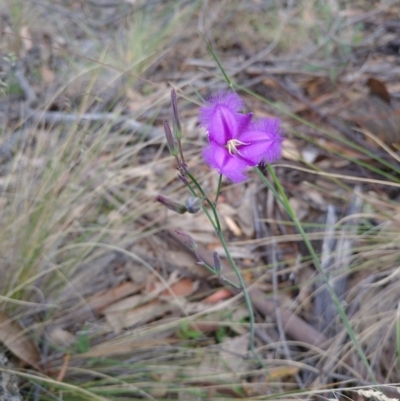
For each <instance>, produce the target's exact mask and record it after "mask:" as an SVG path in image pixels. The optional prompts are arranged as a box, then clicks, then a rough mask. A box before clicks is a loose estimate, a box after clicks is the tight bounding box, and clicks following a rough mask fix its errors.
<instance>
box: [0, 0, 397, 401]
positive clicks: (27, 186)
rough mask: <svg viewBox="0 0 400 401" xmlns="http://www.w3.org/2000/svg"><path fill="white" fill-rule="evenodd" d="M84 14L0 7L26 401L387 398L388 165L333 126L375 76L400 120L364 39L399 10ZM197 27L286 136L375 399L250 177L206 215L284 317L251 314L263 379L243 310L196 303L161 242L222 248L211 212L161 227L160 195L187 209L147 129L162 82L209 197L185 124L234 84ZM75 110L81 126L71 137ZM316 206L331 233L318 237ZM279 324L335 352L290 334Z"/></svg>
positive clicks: (285, 163)
mask: <svg viewBox="0 0 400 401" xmlns="http://www.w3.org/2000/svg"><path fill="white" fill-rule="evenodd" d="M99 3H100V1H99ZM267 3H268V4H267ZM96 4H97V2H87V3H82V4H81V3H80V2H79V1H78V2H49V1H46V0H44V1H42V0H39V1H35V3H34V5H31V4H29V5H28V4H26V3H24V2H22V1H20V2H18V1H15V2H14V1H11V0H10V1H4V0H3V1H2V2H0V14H1V18H2V21H3V23H2V24H1V26H2V28H1V30H2V32H1V38H2V39H1V41H0V56H1V59H2V64H1V70H0V74H1V75H0V78H1V79H2V85H1V87H0V91H1V92H0V106H1V107H0V116H1V127H0V129H1V132H2V145H3V146H2V148H1V154H0V156H1V158H2V164H1V175H0V188H1V192H0V203H1V206H2V211H1V214H0V219H1V226H2V230H1V232H0V255H1V257H0V261H1V265H0V266H1V272H2V276H1V277H2V280H1V286H0V288H1V292H0V294H1V301H2V308H1V310H2V311H3V312H4V313H6V315H5V316H9V317H10V319H11V320H12V321H13V322H15V323H17V324H18V325H20V326H18V327H22V326H23V327H26V332H27V333H28V334H29V338H27V337H26V336H24V335H23V334H22V333H23V331H22V329H21V338H22V339H23V341H22V342H20V343H18V344H17V345H14V346H10V345H9V344H10V341H9V339H8V338H6V337H4V336H6V335H7V330H8V327H9V326H8V325H7V323H6V322H5V320H4V318H2V327H3V329H4V330H3V331H4V332H5V333H6V334H4V333H3V334H2V333H1V330H0V336H1V337H2V338H0V339H1V340H2V341H3V342H4V343H5V345H6V347H5V348H6V351H7V352H9V351H11V352H10V355H11V354H12V353H14V354H17V355H18V357H19V359H21V360H22V361H24V362H28V364H26V363H25V364H19V362H18V360H17V359H16V360H15V361H14V363H15V364H16V369H15V370H16V372H17V374H18V375H19V376H20V378H21V391H22V392H23V394H24V397H25V399H32V400H39V399H40V400H47V399H48V400H54V399H63V400H80V399H82V400H84V399H88V400H89V399H110V400H114V399H115V400H124V399H133V397H135V398H150V399H157V400H161V399H182V400H183V399H185V400H186V399H209V400H211V399H215V400H216V399H235V398H245V399H278V398H280V399H284V398H293V397H296V398H302V399H303V398H304V399H309V398H322V397H325V398H326V397H328V398H330V399H333V398H340V399H342V398H345V397H349V398H351V399H356V398H357V397H358V398H357V399H369V398H376V399H386V398H385V397H389V398H393V397H395V395H393V394H396V389H395V387H392V388H390V386H389V384H391V383H392V384H393V383H396V382H398V377H399V369H400V367H399V354H400V341H399V338H400V336H399V333H400V323H399V312H398V308H399V306H398V302H399V301H398V294H399V292H400V291H399V290H400V288H399V284H398V282H399V281H398V275H399V267H398V260H399V258H398V252H397V250H398V246H399V234H398V231H399V230H398V226H399V211H398V205H397V200H398V185H399V181H400V179H399V178H398V173H399V171H400V169H399V166H398V156H397V153H396V148H395V147H393V146H392V143H388V141H387V140H386V141H385V138H382V137H381V136H380V133H375V135H376V136H378V137H379V138H380V139H378V140H375V143H377V145H374V146H375V147H371V143H370V142H366V141H364V139H365V137H364V136H362V135H360V136H358V134H355V133H354V131H351V132H352V134H353V135H354V137H351V138H349V137H348V136H346V132H344V131H341V130H340V127H342V126H345V127H347V128H348V129H350V128H351V127H352V126H354V125H355V123H354V121H353V122H351V123H350V124H349V123H348V121H349V118H348V115H343V114H341V113H342V110H343V108H345V109H346V110H350V114H351V113H354V111H352V110H354V107H356V106H357V104H359V103H356V102H357V101H359V99H360V98H363V97H366V96H367V89H366V86H365V80H366V77H368V76H370V75H374V76H375V77H376V78H378V79H380V80H382V81H384V82H385V84H386V86H387V88H388V90H389V92H390V94H391V96H392V101H393V103H394V105H393V106H392V107H393V108H394V109H395V107H396V101H397V100H398V98H399V90H398V86H396V82H395V80H396V73H395V72H393V68H394V64H395V58H393V57H391V55H390V54H387V53H385V52H388V51H389V50H390V48H391V47H390V46H394V45H393V44H392V43H393V41H394V39H393V32H392V31H391V30H390V29H392V28H390V29H389V28H388V29H386V30H385V29H384V28H382V29H381V28H379V29H381V30H380V31H378V32H376V29H377V25H379V24H380V25H381V26H388V25H385V23H388V21H389V22H390V21H393V20H395V17H396V16H398V15H399V14H400V7H399V5H398V4H396V2H383V1H382V2H375V3H374V4H370V2H365V1H357V2H348V1H347V2H346V1H327V2H319V1H311V0H310V1H309V0H304V1H302V2H299V3H297V2H294V1H288V2H280V1H276V2H258V1H250V2H243V1H218V2H217V1H215V2H201V1H196V2H185V1H176V2H160V1H149V2H140V1H138V2H136V3H135V4H131V2H121V4H117V5H115V6H112V7H106V6H99V5H96ZM393 29H394V31H395V32H398V29H399V28H398V27H397V28H396V27H395V28H393ZM396 29H397V31H396ZM198 30H201V31H202V32H204V33H205V35H206V37H207V38H208V39H209V40H210V42H211V44H212V46H213V48H214V49H215V51H216V53H217V55H218V58H219V60H220V61H221V63H222V65H223V66H224V68H225V70H226V72H227V74H228V76H229V77H230V78H231V79H232V80H233V81H234V82H235V84H237V85H238V86H240V87H241V89H242V93H243V94H244V96H245V99H246V103H247V104H248V106H249V108H251V109H252V110H255V112H256V114H257V115H258V116H268V115H278V116H279V117H281V118H282V120H283V126H284V129H285V132H286V135H287V137H288V140H287V141H286V143H285V154H284V159H283V160H282V162H281V163H278V164H277V165H276V171H277V174H278V176H279V178H280V180H281V182H282V183H283V185H284V186H285V189H286V191H287V193H288V194H289V197H290V201H291V203H292V206H293V207H294V208H295V210H296V212H297V215H298V216H299V218H300V220H301V221H303V222H304V227H306V229H307V232H308V233H309V238H310V240H312V243H313V245H314V247H315V249H316V250H317V252H318V254H319V255H321V258H322V261H325V266H326V268H327V273H326V274H327V275H329V278H330V280H331V283H332V285H333V286H334V287H335V288H336V290H337V291H338V292H340V291H343V294H342V298H341V299H342V302H343V308H344V310H345V312H346V314H347V316H348V317H349V319H350V322H351V325H352V328H353V330H354V332H355V334H356V336H357V339H358V341H359V343H360V345H361V347H362V349H363V350H364V352H365V354H366V356H367V357H368V361H369V363H370V366H371V368H372V370H373V372H374V374H375V377H376V379H377V382H378V383H379V384H381V385H384V386H383V387H379V388H378V389H379V390H381V391H382V392H380V391H377V392H375V393H371V392H369V393H368V392H365V391H366V389H367V390H368V389H369V387H368V388H367V386H373V385H374V384H376V383H374V382H373V381H372V380H371V377H369V376H368V374H367V372H366V370H365V366H363V364H362V363H361V361H360V359H359V357H358V354H357V352H356V350H355V346H354V343H353V342H351V341H350V340H349V339H348V331H347V330H346V329H345V328H344V326H343V324H342V322H341V321H340V319H339V318H338V316H337V313H336V312H335V311H334V310H333V312H332V313H333V314H331V315H330V316H331V317H332V319H333V322H334V324H333V327H332V325H329V324H327V323H329V322H326V317H325V311H324V308H322V309H321V305H326V308H330V307H331V306H332V305H331V301H330V298H329V297H327V294H326V290H325V287H324V286H323V285H322V284H321V280H320V276H319V275H318V274H317V273H316V270H315V268H314V266H313V264H312V263H311V262H310V258H309V255H308V253H307V251H306V250H305V249H304V246H303V241H302V238H301V236H300V235H298V234H297V232H296V231H295V229H294V228H293V224H292V223H291V222H290V221H288V220H289V219H288V217H287V216H286V214H285V213H284V211H283V210H281V209H280V208H279V207H278V206H277V204H275V202H274V200H273V197H272V196H271V194H269V193H267V191H266V190H265V188H263V187H262V186H261V185H260V182H259V180H258V179H257V177H256V176H255V175H250V178H249V180H248V182H246V184H245V185H243V186H240V187H237V186H233V185H230V183H229V182H224V188H223V193H222V197H221V198H222V199H221V202H220V206H219V211H220V213H221V216H222V223H223V229H224V232H226V234H227V236H228V238H229V240H230V245H231V249H232V254H233V255H234V257H235V258H236V259H237V260H238V261H239V262H240V265H241V267H242V269H243V274H244V276H245V279H246V282H247V283H248V285H249V287H250V286H251V285H254V286H258V288H259V289H261V290H262V291H263V296H264V297H265V298H266V299H271V300H272V301H271V302H276V304H275V305H278V304H279V308H276V309H275V310H273V311H272V313H270V314H266V313H263V312H262V311H261V310H258V311H257V314H256V318H257V333H256V334H257V349H258V352H259V355H260V356H261V357H262V358H263V360H264V361H265V363H266V365H267V367H268V370H267V371H265V370H261V369H258V367H257V366H256V363H255V362H254V361H253V360H252V359H251V358H248V350H247V345H248V344H247V343H248V337H247V333H248V313H247V311H246V309H245V308H244V306H243V302H242V298H241V297H240V295H238V296H234V297H230V298H228V299H225V300H221V301H219V302H218V303H216V304H211V303H206V302H205V300H206V299H207V297H208V296H209V295H212V294H214V293H215V292H217V291H218V289H219V288H220V284H219V283H218V282H217V281H216V280H215V279H214V278H212V277H211V278H210V277H208V276H207V275H206V274H205V273H204V272H203V271H202V269H201V268H200V267H198V266H195V264H194V262H193V259H191V256H190V255H188V254H186V252H185V251H184V250H183V249H182V248H181V247H180V246H179V245H178V244H177V243H176V242H174V241H173V240H172V239H171V237H170V236H168V235H166V234H165V230H167V229H170V228H176V227H178V228H179V229H185V230H187V231H190V233H191V235H192V236H193V237H194V238H195V240H196V241H197V242H198V244H199V245H200V246H202V247H203V246H204V251H205V252H209V253H210V254H212V252H213V251H214V250H217V251H220V245H219V243H218V242H217V241H216V239H215V235H214V233H213V232H212V229H211V227H209V225H207V222H206V220H205V218H204V216H201V215H196V216H193V217H187V216H186V215H184V216H174V215H173V214H170V213H169V212H168V213H167V212H166V211H165V210H162V209H160V207H159V206H158V205H157V204H155V202H154V196H155V195H156V194H158V193H163V194H168V195H170V196H173V197H175V198H177V199H180V198H182V197H184V196H186V195H185V193H184V191H183V190H182V187H181V185H180V183H179V181H178V180H177V179H176V171H175V169H174V163H173V160H172V158H171V157H170V156H169V155H168V154H167V152H166V151H165V145H164V139H163V136H162V134H161V130H160V127H161V125H162V124H161V122H162V119H164V118H169V117H170V109H169V105H168V96H169V84H172V85H173V86H174V87H176V88H177V91H178V94H179V96H180V99H179V104H180V110H181V118H182V121H183V124H184V130H185V138H184V146H185V155H186V158H187V160H188V161H189V167H190V168H191V169H192V170H193V171H195V172H196V175H197V176H198V177H200V179H201V182H202V183H203V185H204V187H205V188H207V190H209V191H210V192H212V191H215V189H216V186H217V177H215V174H213V173H212V172H209V171H208V170H207V168H206V167H205V166H203V165H202V163H201V158H200V149H201V147H202V145H203V144H204V140H203V137H202V133H201V132H200V130H199V129H198V128H197V106H198V105H199V104H201V102H202V97H205V96H207V95H208V94H209V93H211V92H214V91H216V90H218V89H220V88H225V87H226V84H225V83H224V82H223V79H222V75H221V72H220V71H219V70H218V68H217V66H216V65H215V62H214V61H213V59H212V56H211V55H210V54H209V52H208V51H207V49H206V46H205V44H204V42H203V41H202V39H201V37H200V36H199V35H198ZM377 66H380V67H379V68H380V69H379V68H378V67H377ZM376 71H379V74H377V73H376ZM21 74H22V76H23V77H25V78H26V79H27V81H28V83H29V86H28V87H25V86H24V82H23V80H22V81H21ZM32 92H33V94H34V96H33V97H31V98H30V99H27V98H29V94H32ZM304 98H305V99H306V101H309V102H311V107H310V104H308V103H307V102H306V101H305V100H304ZM28 100H29V101H28ZM352 107H353V109H352ZM33 111H34V112H33ZM51 113H53V114H51ZM76 114H80V115H86V118H84V119H80V120H75V121H72V122H71V121H66V117H65V116H74V115H76ZM89 115H90V116H91V117H90V116H89ZM93 116H95V117H96V118H94V117H93ZM327 116H328V117H329V118H331V119H329V118H327ZM332 118H334V122H333V123H332ZM94 119H96V121H93V120H94ZM89 120H91V121H89ZM350 120H351V118H350ZM338 123H340V124H342V125H341V126H340V127H339V128H338ZM133 125H134V129H132V126H133ZM363 128H365V127H363ZM399 135H400V133H399ZM369 136H370V137H371V135H369ZM394 142H396V141H394ZM397 144H398V142H397ZM395 145H396V143H395ZM356 183H357V184H359V185H358V187H357V189H355V184H356ZM328 205H331V206H332V208H333V209H334V211H335V215H336V217H335V218H333V219H332V220H331V221H330V222H328V223H327V222H326V216H327V212H328V209H329V208H328ZM357 205H358V206H357ZM349 223H353V224H349ZM323 244H324V246H325V247H328V248H327V249H328V251H327V253H325V254H324V250H323ZM345 249H349V251H348V253H346V252H344V250H345ZM324 255H325V256H326V255H328V256H327V257H326V258H325V256H324ZM324 258H325V259H324ZM321 310H322V312H321ZM318 311H319V312H318ZM285 312H288V313H289V315H293V316H297V317H299V318H301V319H302V321H303V322H305V323H307V324H308V325H309V327H312V328H313V329H316V330H317V332H319V333H321V334H324V335H326V337H327V338H329V346H327V347H325V348H324V347H318V346H316V345H313V344H310V343H308V342H307V341H306V340H305V339H304V338H301V336H300V335H299V336H297V337H296V336H293V333H291V332H289V333H288V330H287V322H286V325H285V324H283V323H285V321H283V322H282V320H283V319H284V317H285ZM324 319H325V320H324ZM330 323H332V322H330ZM14 329H15V328H14ZM9 334H10V332H9ZM33 343H35V344H37V345H38V346H39V349H40V355H41V358H42V361H41V362H40V363H39V361H37V360H35V352H34V351H32V348H30V346H31V345H32V344H33ZM32 362H34V363H33V365H35V364H38V365H39V366H34V367H32V366H30V365H29V363H30V364H31V365H32ZM351 386H353V387H351ZM359 389H362V391H364V392H362V391H361V390H359ZM358 390H359V391H358ZM357 391H358V393H357ZM361 397H363V398H361ZM380 397H382V398H380Z"/></svg>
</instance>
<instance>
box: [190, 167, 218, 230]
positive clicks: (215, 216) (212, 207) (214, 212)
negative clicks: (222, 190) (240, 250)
mask: <svg viewBox="0 0 400 401" xmlns="http://www.w3.org/2000/svg"><path fill="white" fill-rule="evenodd" d="M186 174H187V175H188V177H189V178H190V179H191V180H192V182H193V184H194V185H195V186H196V187H197V189H198V190H199V191H200V193H201V195H202V197H203V198H204V199H205V201H206V202H207V203H208V205H209V206H210V208H211V210H212V212H213V214H214V220H215V222H214V221H212V223H213V227H214V229H215V230H216V231H217V232H220V231H221V223H220V221H219V218H218V214H217V209H216V207H215V205H214V203H213V202H211V200H210V198H209V197H208V196H207V195H206V193H205V192H204V191H203V188H202V187H201V185H200V184H199V183H198V182H197V180H196V179H195V178H194V177H193V175H192V174H191V173H190V172H189V171H187V172H186ZM203 210H205V209H204V208H203ZM207 217H208V216H207ZM210 221H211V220H210ZM214 223H215V225H214ZM215 226H216V227H217V228H215Z"/></svg>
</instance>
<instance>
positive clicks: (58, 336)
mask: <svg viewBox="0 0 400 401" xmlns="http://www.w3.org/2000/svg"><path fill="white" fill-rule="evenodd" d="M48 338H49V340H50V342H51V343H52V344H53V345H55V346H56V347H68V346H69V345H71V344H73V343H74V342H75V339H76V337H75V335H74V334H72V333H71V332H69V331H67V330H64V329H62V328H60V327H56V328H55V329H53V330H51V331H50V333H49V335H48Z"/></svg>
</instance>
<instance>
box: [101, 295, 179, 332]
mask: <svg viewBox="0 0 400 401" xmlns="http://www.w3.org/2000/svg"><path fill="white" fill-rule="evenodd" d="M172 309H174V306H173V305H172V304H161V303H160V302H158V301H154V302H152V303H149V304H147V305H143V306H139V307H138V308H133V309H125V310H107V311H105V316H106V319H107V322H108V323H109V325H110V326H111V327H112V329H113V331H114V332H115V333H120V332H121V331H122V330H123V329H127V328H129V327H132V326H135V325H137V324H139V323H141V324H144V323H147V322H149V321H151V320H153V319H155V318H158V317H161V316H162V315H164V313H167V312H170V311H171V310H172Z"/></svg>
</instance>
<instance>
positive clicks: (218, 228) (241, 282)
mask: <svg viewBox="0 0 400 401" xmlns="http://www.w3.org/2000/svg"><path fill="white" fill-rule="evenodd" d="M187 175H188V177H189V178H190V179H191V181H192V182H193V184H194V185H195V186H196V187H197V188H198V189H199V191H200V192H201V194H202V195H203V196H204V197H205V200H206V201H207V203H208V205H209V206H210V208H211V210H212V211H213V215H214V218H215V224H214V221H213V220H212V219H211V216H210V214H209V213H206V215H207V217H208V219H209V220H210V222H211V224H212V225H213V227H214V229H215V232H216V234H217V235H218V238H219V240H220V241H221V244H222V247H223V248H224V251H225V254H226V257H227V258H228V261H229V263H230V264H231V266H232V269H233V271H234V272H235V274H236V277H237V279H238V282H239V285H240V289H241V290H242V291H243V296H244V301H245V303H246V307H247V310H248V312H249V322H250V330H249V331H250V341H249V344H250V350H251V352H252V354H253V356H254V358H255V359H256V360H257V361H258V362H259V363H260V365H261V366H262V367H263V368H265V369H266V368H267V367H266V365H265V363H264V361H263V360H262V359H261V358H260V356H259V355H258V354H257V352H256V349H255V345H254V343H255V341H254V340H255V336H254V332H255V321H254V310H253V304H252V302H251V298H250V295H249V292H248V291H247V288H246V283H245V282H244V279H243V276H242V274H241V273H240V270H239V268H238V267H237V266H236V263H235V261H234V260H233V258H232V255H231V254H230V251H229V248H228V245H227V243H226V241H225V237H224V235H223V233H222V230H221V224H220V220H219V216H218V213H217V209H216V202H211V201H210V199H209V198H208V197H207V195H206V194H205V192H204V190H203V189H202V187H201V185H200V184H199V183H198V182H197V180H196V179H195V178H194V177H193V175H192V174H190V173H189V172H187ZM220 183H221V176H220ZM220 183H219V185H218V190H217V194H216V199H218V197H219V192H220V190H221V185H220ZM188 187H189V189H190V190H191V191H193V188H192V187H191V186H190V184H188ZM203 210H206V209H205V208H204V207H203ZM208 269H209V266H208ZM209 270H210V269H209ZM210 271H213V272H215V270H214V269H212V268H211V270H210ZM233 286H234V287H235V288H238V287H237V285H235V284H234V285H233Z"/></svg>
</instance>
